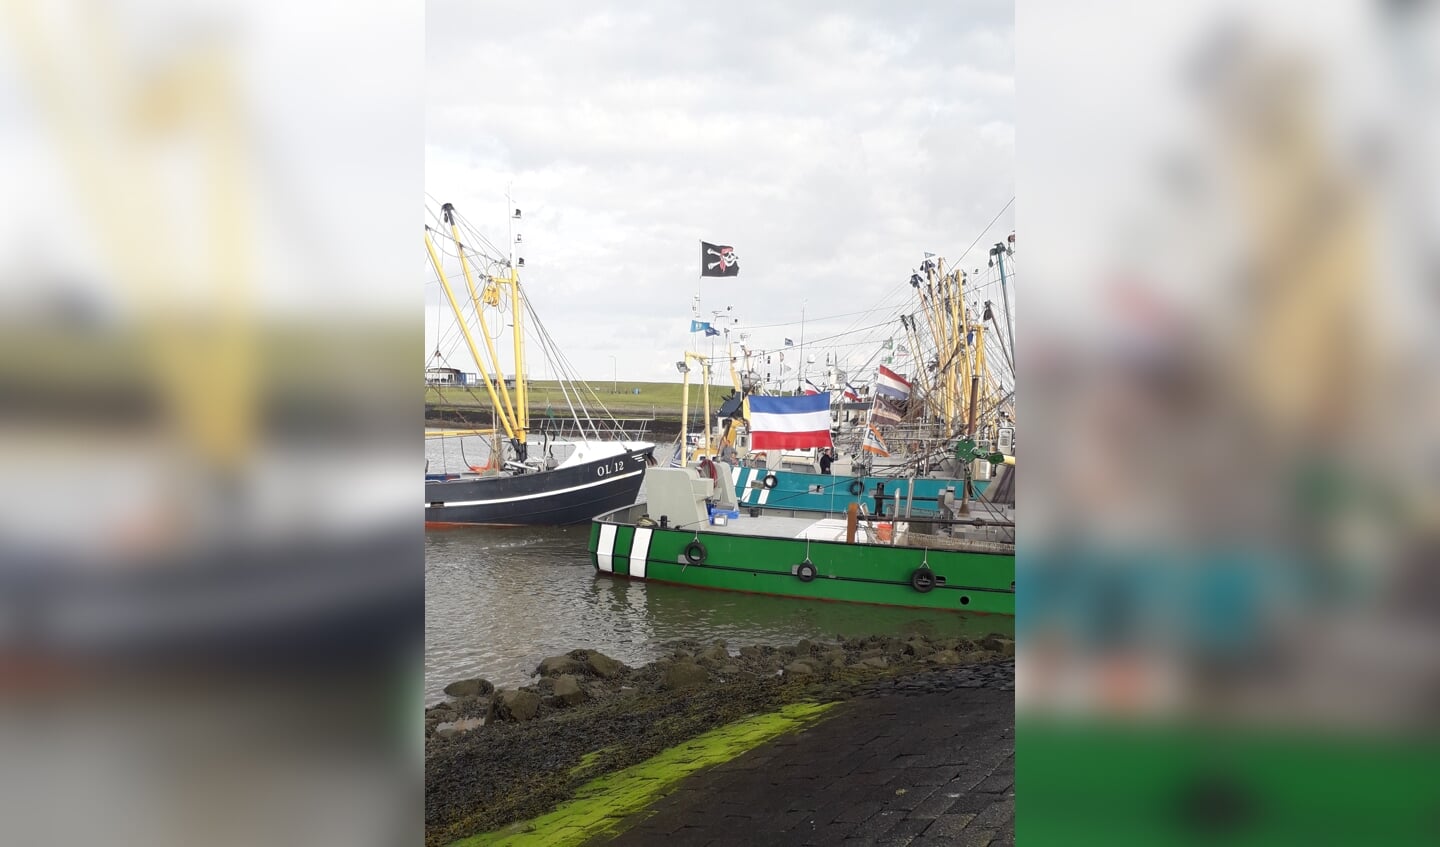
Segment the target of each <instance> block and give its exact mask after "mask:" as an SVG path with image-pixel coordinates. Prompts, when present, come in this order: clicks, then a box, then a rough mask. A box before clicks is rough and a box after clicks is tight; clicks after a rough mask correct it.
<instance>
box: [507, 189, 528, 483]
mask: <svg viewBox="0 0 1440 847" xmlns="http://www.w3.org/2000/svg"><path fill="white" fill-rule="evenodd" d="M505 199H506V201H507V202H513V201H510V195H509V194H508V193H507V194H506V195H505ZM518 220H520V210H519V209H516V210H515V213H514V215H512V216H511V218H510V222H511V223H510V231H511V233H512V237H511V238H510V278H509V283H510V310H511V312H513V315H512V317H513V318H514V320H513V321H512V322H511V332H512V334H513V335H514V338H515V421H516V433H515V439H516V440H517V441H518V442H519V444H520V449H519V450H518V451H517V452H518V453H519V454H520V458H521V459H524V458H525V433H526V431H527V430H528V429H529V428H530V405H529V398H528V397H527V395H526V388H525V346H524V338H525V330H524V328H523V326H524V312H525V307H524V306H523V305H522V304H521V302H520V271H519V268H520V266H521V265H523V264H524V263H525V260H524V259H523V258H519V259H517V257H516V255H515V245H516V243H518V242H519V241H520V234H519V233H517V232H515V223H514V222H515V221H518ZM500 379H501V382H502V384H503V382H504V379H505V375H504V374H503V373H502V374H501V375H500Z"/></svg>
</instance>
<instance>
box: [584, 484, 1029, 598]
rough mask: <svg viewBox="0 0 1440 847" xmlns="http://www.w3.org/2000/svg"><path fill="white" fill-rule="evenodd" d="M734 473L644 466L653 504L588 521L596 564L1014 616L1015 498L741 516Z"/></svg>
mask: <svg viewBox="0 0 1440 847" xmlns="http://www.w3.org/2000/svg"><path fill="white" fill-rule="evenodd" d="M730 478H731V474H730V468H728V467H727V466H726V465H725V464H724V463H713V464H711V463H705V466H704V467H699V466H697V467H681V468H658V467H656V468H649V469H647V470H646V472H645V492H646V500H645V501H644V502H641V503H637V504H635V505H634V506H629V507H627V508H623V509H617V510H615V511H612V512H607V513H606V514H603V515H600V516H599V517H597V518H595V520H594V521H593V522H592V523H591V527H590V555H591V560H592V561H593V562H594V565H595V568H596V569H597V571H599V572H600V573H602V574H605V575H613V576H622V577H628V578H631V579H645V580H650V581H655V582H669V583H678V584H681V585H691V586H695V587H697V588H715V589H721V590H726V591H746V592H751V593H756V594H772V595H778V596H785V597H800V598H806V599H812V600H839V601H845V602H851V603H874V604H880V605H887V606H909V607H916V608H926V609H948V610H953V611H966V612H989V613H995V614H1004V615H1013V614H1014V613H1015V544H1014V537H1015V524H1014V508H1013V505H1010V504H1003V503H998V502H990V501H980V502H978V503H972V504H971V506H972V507H974V508H972V510H971V512H970V514H969V515H958V514H955V513H953V512H950V513H944V512H942V517H940V518H927V519H925V520H923V521H922V520H918V519H917V520H913V521H909V522H906V521H904V520H903V519H895V518H889V517H887V518H885V519H883V520H875V519H871V518H869V517H868V516H866V515H864V514H863V513H858V510H852V513H851V514H848V515H830V514H823V513H816V512H805V511H796V510H789V509H776V508H769V507H765V508H756V507H746V508H745V509H744V510H743V511H741V509H740V508H739V507H738V506H737V504H736V502H735V492H734V489H733V488H731V487H730V486H729V485H728V484H726V483H728V482H729V480H730ZM996 491H1009V492H1013V491H1014V486H1013V484H1011V485H1002V486H998V487H996ZM1012 503H1013V500H1012Z"/></svg>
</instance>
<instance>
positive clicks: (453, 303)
mask: <svg viewBox="0 0 1440 847" xmlns="http://www.w3.org/2000/svg"><path fill="white" fill-rule="evenodd" d="M425 251H426V252H427V253H429V254H430V264H431V265H433V266H434V268H435V276H436V278H437V279H439V280H440V288H441V289H442V290H444V292H445V297H446V298H447V299H449V301H450V308H451V309H452V310H454V312H455V319H456V321H457V322H458V323H459V324H460V334H461V335H463V336H465V343H466V345H468V346H469V348H470V355H471V356H472V357H474V359H475V364H476V366H477V367H479V368H480V378H481V379H483V380H484V381H485V391H486V392H487V393H488V394H489V395H490V403H491V405H492V406H493V407H494V409H495V417H496V418H498V419H499V420H500V424H501V426H503V427H504V428H505V434H506V435H508V436H510V437H511V438H514V437H515V425H514V423H513V422H512V421H511V420H510V418H509V416H508V415H506V414H505V407H504V406H503V405H502V404H501V403H500V398H499V397H497V396H496V394H495V386H494V385H493V384H492V383H491V381H490V370H489V368H487V367H486V366H485V360H484V359H482V358H481V357H480V348H478V347H477V346H475V337H474V336H473V335H471V334H470V325H469V324H468V323H467V322H466V321H465V315H464V313H463V312H461V311H460V303H459V301H457V300H456V299H455V292H454V290H453V289H451V288H450V281H449V280H448V279H446V278H445V268H444V266H443V265H441V264H440V254H439V253H437V252H435V244H434V242H432V241H431V240H430V227H428V226H427V227H425ZM504 380H505V377H504V375H503V374H501V375H500V384H501V386H504V384H505V382H504Z"/></svg>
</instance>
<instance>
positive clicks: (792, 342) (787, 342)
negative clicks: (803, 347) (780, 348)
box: [785, 338, 795, 347]
mask: <svg viewBox="0 0 1440 847" xmlns="http://www.w3.org/2000/svg"><path fill="white" fill-rule="evenodd" d="M785 346H786V347H794V346H795V342H794V341H791V340H790V339H788V338H787V339H785Z"/></svg>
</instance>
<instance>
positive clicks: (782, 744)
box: [590, 662, 1015, 847]
mask: <svg viewBox="0 0 1440 847" xmlns="http://www.w3.org/2000/svg"><path fill="white" fill-rule="evenodd" d="M1014 673H1015V667H1014V662H1006V663H997V664H992V665H987V666H982V667H979V668H956V669H952V670H948V671H941V672H936V673H932V674H928V675H925V676H922V677H912V678H909V679H906V680H903V681H900V682H893V681H892V682H887V683H884V684H880V685H877V686H875V687H874V688H873V689H872V690H871V691H870V692H868V693H867V694H866V695H865V696H862V697H860V698H858V699H856V700H853V701H851V702H848V703H844V704H841V705H840V706H837V707H835V709H834V712H833V713H832V716H831V717H829V718H827V719H826V720H824V721H822V722H820V723H818V724H816V725H814V726H812V727H809V728H807V729H805V730H802V731H800V732H797V733H793V734H790V735H786V736H782V737H780V738H778V739H776V740H775V741H772V742H770V743H767V744H764V745H762V746H760V747H757V748H756V749H754V750H751V751H749V752H748V753H745V754H744V755H741V756H740V757H738V758H736V759H733V760H731V761H729V762H726V763H725V764H722V765H718V766H716V767H713V768H710V769H708V770H705V771H701V772H700V773H697V774H694V775H692V776H690V777H688V778H686V779H685V780H683V781H682V782H681V783H680V785H679V787H678V788H677V789H676V790H675V791H674V793H672V794H670V795H668V796H666V797H664V798H662V799H660V800H659V801H657V802H655V803H654V804H652V805H651V806H650V807H649V808H648V809H647V810H646V811H645V812H643V813H641V814H640V815H639V816H637V818H639V822H638V823H634V824H633V825H632V826H631V827H630V828H629V829H627V830H626V831H624V832H623V833H621V834H620V835H618V836H616V837H613V838H610V839H596V840H592V841H591V842H590V847H595V846H596V845H601V844H603V845H605V847H659V845H665V847H706V845H709V846H710V847H713V846H714V845H755V847H764V846H765V845H811V844H815V845H820V844H824V845H830V844H843V845H847V847H860V845H877V847H878V846H879V845H884V846H885V847H890V846H891V845H897V847H898V845H910V846H911V847H928V845H936V844H947V845H961V846H962V847H986V845H991V847H1007V845H1013V844H1014V843H1015V785H1014V784H1015V696H1014V679H1015V677H1014Z"/></svg>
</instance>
